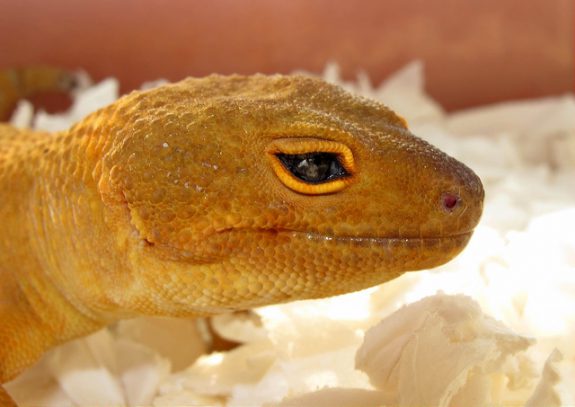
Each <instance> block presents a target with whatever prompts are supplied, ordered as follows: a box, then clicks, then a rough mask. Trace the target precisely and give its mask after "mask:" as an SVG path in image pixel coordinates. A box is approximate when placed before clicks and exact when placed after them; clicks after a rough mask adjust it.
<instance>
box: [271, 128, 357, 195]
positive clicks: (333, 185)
mask: <svg viewBox="0 0 575 407" xmlns="http://www.w3.org/2000/svg"><path fill="white" fill-rule="evenodd" d="M266 152H267V153H268V157H269V159H270V163H271V166H272V168H273V170H274V172H275V173H276V175H277V177H278V178H279V179H280V181H281V182H282V183H283V184H284V185H285V186H286V187H288V188H289V189H291V190H293V191H295V192H299V193H301V194H306V195H324V194H331V193H335V192H338V191H341V190H342V189H343V188H345V187H347V186H348V185H349V184H350V183H351V182H352V181H353V178H354V175H355V162H354V159H353V154H352V152H351V150H350V149H349V147H347V146H346V145H345V144H342V143H339V142H336V141H331V140H322V139H316V138H303V137H302V138H282V139H277V140H274V141H273V142H272V143H271V144H270V145H269V146H268V148H267V151H266ZM310 153H332V154H335V155H336V156H337V159H338V162H339V164H340V165H341V166H342V167H343V168H344V169H345V171H346V173H347V175H346V176H345V177H339V178H334V179H331V180H327V181H325V182H320V183H308V182H306V181H304V180H301V179H299V178H298V177H296V176H295V175H294V174H293V173H292V172H291V171H290V170H289V169H287V168H286V166H285V165H284V164H283V163H282V162H281V160H280V159H279V157H278V154H287V155H296V154H310Z"/></svg>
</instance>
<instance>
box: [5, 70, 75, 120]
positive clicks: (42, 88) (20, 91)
mask: <svg viewBox="0 0 575 407" xmlns="http://www.w3.org/2000/svg"><path fill="white" fill-rule="evenodd" d="M77 86H78V76H77V75H76V74H74V73H73V72H71V71H67V70H64V69H59V68H55V67H51V66H43V65H36V66H27V67H21V68H14V69H4V70H0V120H5V119H7V118H8V117H9V115H10V113H11V112H12V110H14V108H15V107H16V104H17V103H18V101H20V100H21V99H26V98H29V97H31V96H35V95H39V94H43V93H61V94H64V93H69V92H70V91H72V90H74V89H75V88H76V87H77Z"/></svg>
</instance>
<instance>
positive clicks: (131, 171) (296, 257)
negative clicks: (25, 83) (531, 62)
mask: <svg viewBox="0 0 575 407" xmlns="http://www.w3.org/2000/svg"><path fill="white" fill-rule="evenodd" d="M286 139H288V140H295V141H292V144H293V143H301V145H302V146H301V148H303V149H306V148H307V150H306V151H308V150H311V151H313V150H314V146H315V145H322V144H321V142H323V141H326V140H327V141H330V142H336V143H339V144H342V145H344V146H345V147H346V148H347V149H348V150H349V151H351V154H352V155H353V165H354V171H353V172H352V174H351V175H350V176H349V178H348V179H346V183H345V186H344V187H343V188H341V189H340V190H337V191H335V192H330V193H320V194H305V193H301V192H296V191H294V190H292V189H290V188H288V187H287V186H286V184H285V183H284V182H283V181H282V179H281V177H280V176H278V174H277V172H276V171H274V170H273V168H272V162H273V160H274V156H273V154H270V153H269V150H268V146H270V144H271V143H273V142H276V141H278V140H280V141H281V140H284V141H285V140H286ZM318 141H320V143H319V144H318ZM324 144H325V143H324ZM0 191H1V192H2V202H0V220H1V221H2V225H3V233H2V234H0V321H2V324H0V383H1V382H5V381H8V380H10V379H11V378H13V377H14V376H16V375H17V374H18V373H20V372H21V371H22V370H23V369H24V368H26V367H27V366H29V365H30V364H32V363H33V362H34V361H36V360H37V359H38V358H39V357H40V356H41V355H42V354H43V352H45V351H46V350H47V349H49V348H51V347H53V346H55V345H57V344H59V343H62V342H64V341H66V340H69V339H71V338H74V337H78V336H81V335H85V334H87V333H90V332H92V331H94V330H96V329H99V328H101V327H103V326H105V325H107V324H110V323H112V322H114V321H116V320H118V319H121V318H127V317H133V316H136V315H165V316H194V315H205V314H211V313H217V312H223V311H227V310H236V309H246V308H250V307H253V306H258V305H263V304H270V303H276V302H282V301H289V300H296V299H304V298H318V297H324V296H330V295H335V294H340V293H345V292H350V291H354V290H359V289H362V288H365V287H369V286H372V285H375V284H379V283H382V282H384V281H386V280H389V279H391V278H394V277H397V276H398V275H400V274H401V273H403V272H405V271H408V270H418V269H423V268H429V267H434V266H437V265H440V264H442V263H445V262H446V261H448V260H450V259H451V258H453V257H454V256H455V255H457V254H458V253H459V252H460V251H461V250H462V249H463V247H464V246H465V244H466V243H467V241H468V239H469V237H470V235H471V232H472V230H473V228H474V226H475V225H476V224H477V222H478V220H479V217H480V214H481V210H482V202H483V189H482V186H481V182H480V181H479V179H478V178H477V176H476V175H475V174H474V173H473V172H472V171H471V170H470V169H469V168H467V167H466V166H464V165H463V164H461V163H459V162H457V161H456V160H454V159H453V158H451V157H449V156H447V155H445V154H444V153H442V152H440V151H438V150H437V149H435V148H434V147H432V146H430V145H429V144H427V143H426V142H424V141H422V140H420V139H418V138H417V137H415V136H413V135H412V134H411V133H409V131H408V130H407V128H406V126H405V122H404V120H403V119H401V118H400V117H399V116H397V115H396V114H394V113H393V112H392V111H391V110H389V109H388V108H386V107H385V106H383V105H381V104H378V103H375V102H372V101H368V100H365V99H361V98H357V97H354V96H352V95H350V94H348V93H346V92H344V91H343V90H341V89H340V88H338V87H336V86H333V85H330V84H327V83H325V82H323V81H321V80H319V79H314V78H309V77H303V76H279V75H277V76H262V75H256V76H250V77H242V76H230V77H222V76H215V75H213V76H209V77H206V78H203V79H187V80H184V81H182V82H179V83H176V84H172V85H167V86H162V87H159V88H156V89H153V90H150V91H146V92H133V93H131V94H129V95H127V96H125V97H123V98H121V99H120V100H118V101H117V102H116V103H114V104H112V105H110V106H109V107H106V108H104V109H102V110H100V111H98V112H96V113H94V114H92V115H90V116H89V117H87V118H86V119H84V120H83V121H81V122H80V123H78V124H77V125H75V126H74V127H72V128H71V129H70V130H68V131H66V132H62V133H57V134H42V133H36V132H31V131H22V130H15V129H13V128H10V127H8V126H1V127H0ZM446 194H447V195H446ZM445 196H448V197H450V199H447V200H445ZM454 198H456V201H454ZM445 202H449V205H448V206H447V207H446V204H445ZM454 202H456V205H453V204H454Z"/></svg>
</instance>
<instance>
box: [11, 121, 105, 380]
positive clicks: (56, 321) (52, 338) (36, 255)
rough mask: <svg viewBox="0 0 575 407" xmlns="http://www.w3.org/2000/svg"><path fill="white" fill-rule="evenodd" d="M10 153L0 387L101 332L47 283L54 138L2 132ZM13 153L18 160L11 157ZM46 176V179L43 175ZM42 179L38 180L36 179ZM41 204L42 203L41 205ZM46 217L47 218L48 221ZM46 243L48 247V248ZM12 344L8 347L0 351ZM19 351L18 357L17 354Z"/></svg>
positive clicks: (50, 281)
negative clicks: (60, 348) (50, 353)
mask: <svg viewBox="0 0 575 407" xmlns="http://www.w3.org/2000/svg"><path fill="white" fill-rule="evenodd" d="M0 133H2V134H0V136H1V137H2V138H3V140H2V141H3V146H4V147H5V148H7V150H8V151H9V153H8V154H6V155H5V157H4V158H5V160H4V161H3V162H2V163H0V164H1V165H2V168H0V169H1V170H2V171H0V190H2V191H10V193H8V194H3V199H2V204H1V205H0V219H1V220H2V224H3V229H4V232H3V234H2V235H1V237H0V321H1V323H0V344H1V345H0V383H2V382H6V381H8V380H10V379H11V378H13V377H15V376H16V375H17V374H19V373H20V372H21V371H22V370H23V369H25V368H26V367H28V366H29V365H31V364H32V363H33V362H34V361H36V360H37V359H38V358H39V357H40V356H41V355H42V354H43V353H44V352H45V351H46V350H47V349H49V348H51V347H53V346H55V345H57V344H59V343H62V342H64V341H66V340H69V339H72V338H74V337H77V336H81V335H84V334H87V333H89V332H92V331H94V330H97V329H98V328H100V327H101V326H103V321H98V320H96V319H94V318H92V317H91V316H89V315H86V314H85V313H83V312H81V311H80V310H79V309H78V308H77V307H76V306H75V305H74V304H73V303H72V302H71V301H70V300H69V299H68V298H67V297H66V295H64V293H62V292H61V290H60V288H59V287H58V285H56V284H54V280H53V279H52V278H51V275H52V273H53V271H54V270H53V269H54V266H55V264H54V261H53V260H54V259H53V256H51V255H50V254H49V253H48V252H46V251H45V249H46V246H47V245H48V244H50V243H49V242H51V239H50V237H49V235H48V234H47V232H49V229H50V227H51V226H50V225H54V224H56V223H57V219H50V218H51V217H52V216H51V215H53V214H54V212H53V211H54V210H56V208H55V207H54V206H51V207H48V208H41V205H43V204H44V203H48V202H47V201H46V200H45V197H44V198H42V199H40V197H41V190H51V189H53V187H54V185H53V183H54V182H56V181H55V179H56V178H57V177H56V176H55V175H56V173H55V168H54V166H53V165H52V166H51V165H48V161H47V160H46V158H45V155H49V154H45V152H46V149H47V148H49V146H50V144H51V143H53V142H56V136H52V135H49V134H45V133H44V134H43V133H34V132H30V131H21V132H20V131H18V130H15V129H12V128H8V127H7V126H6V127H4V126H3V127H2V128H0ZM11 151H14V152H17V154H10V152H11ZM42 172H44V174H42ZM40 175H42V178H38V177H39V176H40ZM43 201H44V202H43ZM46 215H48V216H46ZM47 242H48V243H47ZM4 344H10V346H3V345H4ZM19 347H21V348H22V351H19V350H18V348H19Z"/></svg>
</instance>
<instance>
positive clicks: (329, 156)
mask: <svg viewBox="0 0 575 407" xmlns="http://www.w3.org/2000/svg"><path fill="white" fill-rule="evenodd" d="M276 155H277V157H278V158H279V160H280V161H281V162H282V164H283V165H284V166H285V167H286V168H287V169H288V170H289V171H290V172H291V173H292V174H293V175H294V176H296V177H297V178H299V179H301V180H302V181H305V182H308V183H310V184H317V183H320V182H326V181H330V180H333V179H335V178H341V177H345V176H346V175H349V174H348V172H347V171H346V170H345V168H343V167H342V165H341V164H340V162H339V160H338V157H337V154H335V153H324V152H321V153H320V152H314V153H306V154H281V153H280V154H276Z"/></svg>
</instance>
